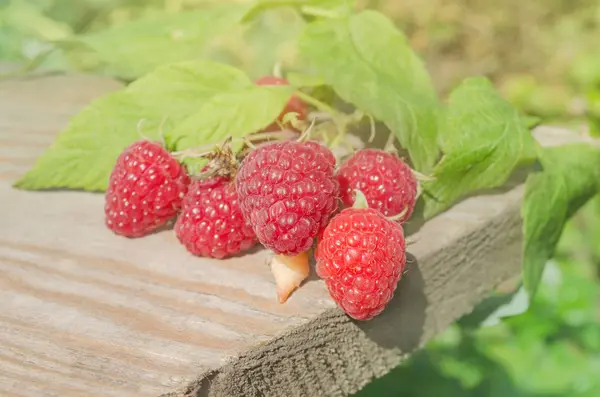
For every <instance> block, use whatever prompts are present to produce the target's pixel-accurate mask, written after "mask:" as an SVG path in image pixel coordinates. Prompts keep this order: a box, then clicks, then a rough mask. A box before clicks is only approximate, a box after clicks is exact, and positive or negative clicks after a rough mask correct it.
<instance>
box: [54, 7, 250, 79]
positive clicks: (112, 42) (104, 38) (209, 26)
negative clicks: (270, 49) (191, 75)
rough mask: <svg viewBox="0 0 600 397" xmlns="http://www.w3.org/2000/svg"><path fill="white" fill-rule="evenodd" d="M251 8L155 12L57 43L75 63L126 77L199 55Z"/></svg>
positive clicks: (212, 8) (84, 67) (76, 65)
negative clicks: (174, 12)
mask: <svg viewBox="0 0 600 397" xmlns="http://www.w3.org/2000/svg"><path fill="white" fill-rule="evenodd" d="M253 7H254V4H252V3H246V4H238V3H236V4H216V5H212V6H211V7H209V8H205V9H201V10H197V11H190V12H183V13H178V14H173V15H169V14H167V15H165V14H157V15H152V16H149V17H145V18H141V19H137V20H133V21H129V22H125V23H122V24H119V25H115V26H112V27H110V28H108V29H105V30H102V31H99V32H94V33H89V34H83V35H79V36H74V37H73V38H70V39H69V40H65V41H61V42H59V43H57V44H58V46H59V47H60V48H62V49H63V51H64V52H65V53H66V55H67V56H68V58H69V60H70V61H71V63H72V65H73V67H76V68H78V69H79V70H87V71H91V70H93V71H95V72H101V73H103V74H106V75H110V76H116V77H120V78H124V79H128V80H132V79H135V78H137V77H139V76H142V75H144V74H146V73H149V72H151V71H152V70H154V69H155V68H157V67H159V66H161V65H164V64H168V63H174V62H180V61H185V60H190V59H197V58H199V57H201V56H202V55H203V51H204V50H205V49H207V48H209V47H210V46H211V45H213V43H212V42H211V40H214V39H215V38H218V37H219V36H220V35H221V34H222V33H225V32H227V31H228V30H229V29H231V27H233V26H235V25H237V24H239V23H240V22H241V21H242V19H243V18H244V17H245V16H246V14H247V13H248V12H249V11H250V10H251V9H252V8H253Z"/></svg>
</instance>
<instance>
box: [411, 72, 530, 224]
mask: <svg viewBox="0 0 600 397" xmlns="http://www.w3.org/2000/svg"><path fill="white" fill-rule="evenodd" d="M439 141H440V144H441V146H442V150H443V152H444V157H443V158H442V160H441V161H440V162H439V163H438V164H437V165H436V167H435V169H434V172H433V175H434V178H435V179H434V180H432V181H424V182H423V188H424V190H425V192H426V194H425V195H424V198H425V217H426V218H431V217H432V216H434V215H436V214H438V213H439V212H441V211H443V210H445V209H447V208H449V207H450V206H452V205H453V204H454V203H455V202H456V201H457V200H459V199H461V198H464V197H466V196H467V195H469V194H471V193H474V192H476V191H480V190H482V189H488V188H494V187H499V186H502V185H503V184H504V183H505V182H506V181H507V179H508V178H509V177H510V175H511V173H512V172H513V171H514V170H515V168H516V167H518V166H519V165H523V164H526V163H530V162H532V161H534V160H535V158H536V142H535V141H534V139H533V137H532V136H531V134H530V132H529V130H528V129H527V127H526V126H525V123H524V122H523V120H522V118H521V116H520V115H519V112H518V111H517V110H516V109H514V108H513V107H512V106H511V105H510V104H509V103H508V102H506V101H505V100H503V99H502V98H501V97H500V95H499V94H498V93H497V92H496V90H495V89H494V87H493V86H492V84H491V83H490V82H489V81H488V80H486V79H484V78H469V79H466V80H465V81H464V82H463V83H462V84H460V85H459V86H458V87H457V88H456V89H454V90H453V91H452V93H451V94H450V97H449V105H448V108H447V109H446V111H445V112H444V123H443V127H442V128H441V129H440V139H439Z"/></svg>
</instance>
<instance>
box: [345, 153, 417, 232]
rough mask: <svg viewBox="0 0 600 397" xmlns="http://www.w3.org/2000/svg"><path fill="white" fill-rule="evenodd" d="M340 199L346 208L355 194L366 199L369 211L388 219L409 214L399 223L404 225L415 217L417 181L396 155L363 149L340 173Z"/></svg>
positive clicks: (350, 204)
mask: <svg viewBox="0 0 600 397" xmlns="http://www.w3.org/2000/svg"><path fill="white" fill-rule="evenodd" d="M337 178H338V181H339V183H340V195H341V199H342V202H343V203H344V205H346V206H352V204H353V202H354V190H355V189H359V190H360V191H362V192H363V193H364V195H365V197H366V198H367V202H368V204H369V208H375V209H378V210H379V211H381V213H382V214H383V215H385V216H387V217H392V216H394V215H398V214H400V213H402V211H405V210H406V212H405V213H404V215H403V216H401V217H400V219H398V221H399V222H404V221H406V220H407V219H408V218H410V216H411V215H412V212H413V210H414V207H415V201H416V200H417V179H416V178H415V176H414V174H413V172H412V170H411V169H410V167H409V166H408V165H407V164H406V163H405V162H404V161H402V159H400V158H398V157H397V156H396V155H394V154H391V153H386V152H384V151H382V150H379V149H363V150H359V151H358V152H356V153H355V154H354V155H353V156H352V157H350V158H349V159H348V160H347V161H346V162H345V163H344V164H343V165H342V166H341V167H340V169H339V170H338V172H337Z"/></svg>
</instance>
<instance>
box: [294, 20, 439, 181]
mask: <svg viewBox="0 0 600 397" xmlns="http://www.w3.org/2000/svg"><path fill="white" fill-rule="evenodd" d="M299 46H300V51H301V54H302V55H303V56H304V57H305V58H306V59H308V61H309V62H310V63H311V65H312V66H313V68H314V69H316V70H317V71H318V72H319V73H320V74H321V75H323V77H324V78H325V80H326V81H327V82H328V83H329V84H330V85H332V86H333V88H334V90H335V91H336V93H337V94H338V95H339V96H340V98H342V99H343V100H345V101H347V102H350V103H352V104H353V105H355V106H356V107H357V108H359V109H360V110H362V111H363V112H365V113H367V114H370V115H372V116H374V117H375V118H377V119H379V120H381V121H382V122H384V123H385V124H386V125H387V126H388V127H389V128H390V129H391V130H392V132H393V133H394V134H395V135H396V136H397V137H398V139H399V141H400V143H401V144H402V146H403V147H405V148H406V149H407V150H408V152H409V154H410V158H411V160H412V163H413V165H414V166H415V168H416V169H417V170H419V171H422V172H425V173H427V172H429V171H431V169H432V167H433V165H434V164H435V162H436V160H437V159H438V154H439V149H438V147H437V122H438V111H439V104H438V100H437V97H436V93H435V90H434V88H433V84H432V82H431V78H430V77H429V74H428V73H427V70H426V69H425V66H424V65H423V63H422V62H421V60H420V59H419V58H418V56H417V55H416V54H415V52H414V51H413V50H412V49H411V48H410V46H409V45H408V43H407V40H406V37H405V36H404V35H403V34H402V32H400V31H398V30H397V29H396V28H395V27H394V25H393V23H392V22H391V21H390V20H388V19H387V18H386V17H385V16H383V15H382V14H380V13H378V12H375V11H364V12H361V13H359V14H355V15H352V16H349V17H346V18H336V19H328V20H320V21H316V22H313V23H310V24H308V25H307V27H306V29H305V31H304V34H303V35H302V37H301V39H300V43H299Z"/></svg>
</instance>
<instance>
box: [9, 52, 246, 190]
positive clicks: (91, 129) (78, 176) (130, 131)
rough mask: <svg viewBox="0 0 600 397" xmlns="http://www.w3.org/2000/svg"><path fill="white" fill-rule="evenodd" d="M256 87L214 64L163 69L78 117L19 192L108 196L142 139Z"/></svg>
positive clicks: (236, 72)
mask: <svg viewBox="0 0 600 397" xmlns="http://www.w3.org/2000/svg"><path fill="white" fill-rule="evenodd" d="M247 86H252V82H251V81H250V80H249V79H248V78H247V77H246V76H245V75H244V73H242V72H241V71H239V70H237V69H234V68H232V67H229V66H226V65H220V64H217V63H214V62H210V61H190V62H182V63H178V64H173V65H169V66H164V67H162V68H159V69H157V70H156V71H155V72H154V73H151V74H149V75H147V76H145V77H143V78H141V79H140V80H138V81H136V82H135V83H133V84H131V85H130V86H129V87H128V88H126V89H125V90H122V91H118V92H114V93H112V94H109V95H107V96H105V97H102V98H100V99H97V100H95V101H94V102H92V103H91V104H90V105H89V106H88V107H87V108H85V109H84V110H83V111H81V112H80V113H79V114H77V115H76V116H75V117H73V119H72V120H71V122H70V123H69V125H68V126H67V128H66V129H65V130H64V131H63V132H61V133H60V134H59V136H58V137H57V139H56V141H55V142H54V143H53V144H52V145H51V146H50V148H48V149H47V150H46V152H45V153H44V154H43V155H42V156H41V157H40V158H38V160H37V161H36V163H35V165H34V167H33V168H32V169H31V170H30V171H29V172H28V173H27V174H26V175H25V176H24V177H23V178H22V179H21V180H19V181H18V182H17V183H16V184H15V186H16V187H19V188H22V189H32V190H36V189H48V188H71V189H84V190H105V189H106V186H107V183H108V177H109V175H110V171H111V169H112V167H113V165H114V162H115V160H116V158H117V156H118V155H119V153H120V152H121V151H122V150H123V149H124V148H125V147H127V146H128V145H130V144H131V143H133V142H134V141H136V140H138V139H141V138H142V136H141V135H140V132H138V124H139V123H140V120H143V123H142V124H141V133H142V134H143V136H144V137H147V138H149V139H159V138H160V135H161V128H160V126H161V124H163V125H162V132H163V133H166V132H167V131H169V130H170V129H171V128H172V127H173V126H174V125H175V124H176V123H177V122H179V121H181V120H183V119H185V118H186V117H187V116H189V115H190V114H193V113H194V112H196V111H197V110H198V109H201V108H202V105H203V104H204V103H206V101H208V100H209V99H210V98H212V97H213V96H214V95H216V94H217V93H219V92H223V91H227V90H233V89H239V88H241V87H247Z"/></svg>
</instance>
